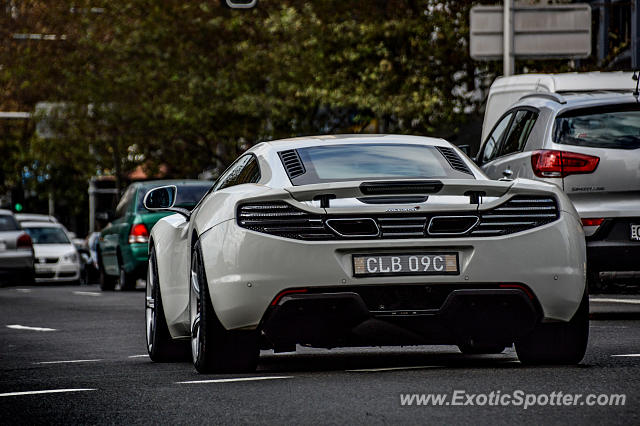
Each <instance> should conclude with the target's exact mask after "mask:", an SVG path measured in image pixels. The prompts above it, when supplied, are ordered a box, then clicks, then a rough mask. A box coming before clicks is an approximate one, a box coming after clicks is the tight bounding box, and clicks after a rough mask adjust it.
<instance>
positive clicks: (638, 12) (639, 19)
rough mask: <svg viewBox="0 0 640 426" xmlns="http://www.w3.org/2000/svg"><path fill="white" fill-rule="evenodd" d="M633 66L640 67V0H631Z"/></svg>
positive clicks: (634, 67)
mask: <svg viewBox="0 0 640 426" xmlns="http://www.w3.org/2000/svg"><path fill="white" fill-rule="evenodd" d="M631 68H633V70H634V71H635V70H638V69H640V0H633V1H632V2H631Z"/></svg>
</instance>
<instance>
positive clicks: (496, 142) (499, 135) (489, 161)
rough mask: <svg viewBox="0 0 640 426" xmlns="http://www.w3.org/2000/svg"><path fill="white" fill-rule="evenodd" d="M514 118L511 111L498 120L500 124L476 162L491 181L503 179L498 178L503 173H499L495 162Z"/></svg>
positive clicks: (485, 143) (494, 128) (493, 131)
mask: <svg viewBox="0 0 640 426" xmlns="http://www.w3.org/2000/svg"><path fill="white" fill-rule="evenodd" d="M512 118H513V112H512V111H509V112H507V113H506V114H505V115H503V116H502V117H501V118H500V119H499V120H498V123H497V124H496V125H495V126H494V127H493V129H492V130H491V132H490V133H489V136H488V137H487V139H486V140H485V141H484V143H483V144H482V147H481V149H480V152H479V153H478V157H477V159H476V162H477V163H478V165H479V166H480V167H481V168H482V170H483V171H484V172H485V173H486V174H487V176H489V177H490V178H491V179H498V178H500V177H501V176H497V174H498V173H501V172H499V171H498V169H497V167H496V164H495V162H494V160H495V159H496V158H497V157H498V152H499V150H500V144H501V143H502V140H503V139H504V136H505V134H506V132H507V130H508V129H509V124H511V119H512Z"/></svg>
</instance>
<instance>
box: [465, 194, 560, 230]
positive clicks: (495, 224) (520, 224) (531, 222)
mask: <svg viewBox="0 0 640 426" xmlns="http://www.w3.org/2000/svg"><path fill="white" fill-rule="evenodd" d="M557 218H558V206H557V205H556V201H555V199H553V198H551V197H530V196H518V197H514V198H512V199H511V200H509V201H507V202H506V203H504V204H502V205H500V206H499V207H496V208H494V209H492V210H490V211H488V212H484V213H482V214H481V215H480V223H479V224H478V225H477V226H476V227H475V229H474V230H473V232H471V235H472V236H496V235H505V234H512V233H514V232H520V231H524V230H526V229H531V228H535V227H537V226H542V225H545V224H547V223H550V222H553V221H554V220H556V219H557Z"/></svg>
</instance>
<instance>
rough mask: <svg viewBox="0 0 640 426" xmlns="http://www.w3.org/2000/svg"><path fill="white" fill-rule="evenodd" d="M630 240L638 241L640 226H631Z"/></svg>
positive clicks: (639, 239) (639, 238)
mask: <svg viewBox="0 0 640 426" xmlns="http://www.w3.org/2000/svg"><path fill="white" fill-rule="evenodd" d="M631 239H632V240H635V241H640V225H633V224H632V225H631Z"/></svg>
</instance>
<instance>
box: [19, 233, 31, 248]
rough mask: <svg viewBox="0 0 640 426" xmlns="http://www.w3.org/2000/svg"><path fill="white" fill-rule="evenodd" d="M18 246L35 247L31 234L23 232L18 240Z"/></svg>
mask: <svg viewBox="0 0 640 426" xmlns="http://www.w3.org/2000/svg"><path fill="white" fill-rule="evenodd" d="M16 247H17V248H33V241H31V237H30V236H29V234H22V235H20V236H19V237H18V241H17V242H16Z"/></svg>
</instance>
